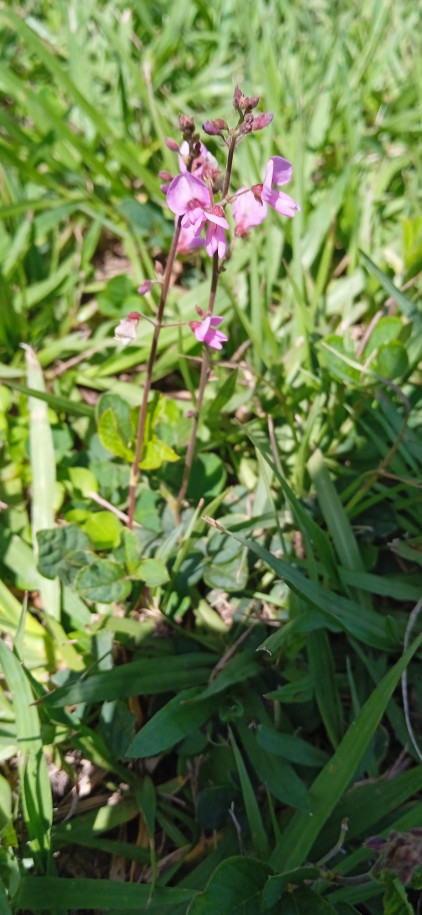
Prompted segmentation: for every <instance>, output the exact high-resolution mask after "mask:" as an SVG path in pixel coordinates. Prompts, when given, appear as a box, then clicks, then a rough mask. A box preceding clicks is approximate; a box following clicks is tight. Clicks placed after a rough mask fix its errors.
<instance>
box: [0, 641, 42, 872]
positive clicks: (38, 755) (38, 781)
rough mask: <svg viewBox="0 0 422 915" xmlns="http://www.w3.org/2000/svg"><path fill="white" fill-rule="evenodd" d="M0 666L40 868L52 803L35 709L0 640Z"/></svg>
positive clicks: (27, 818)
mask: <svg viewBox="0 0 422 915" xmlns="http://www.w3.org/2000/svg"><path fill="white" fill-rule="evenodd" d="M0 666H1V668H2V671H3V676H4V678H5V680H6V683H7V686H8V689H9V690H10V692H11V694H12V696H13V707H14V712H15V717H16V736H17V739H18V745H19V756H18V765H19V774H20V779H21V797H22V806H23V814H24V820H25V825H26V829H27V831H28V836H29V841H30V846H31V849H32V852H33V854H34V857H35V860H36V862H37V864H38V867H39V868H40V870H41V872H42V871H43V870H45V869H46V868H47V866H48V859H49V852H50V830H51V824H52V819H53V804H52V797H51V788H50V781H49V777H48V770H47V762H46V759H45V756H44V751H43V743H42V739H41V726H40V720H39V715H38V710H37V709H36V708H35V706H34V705H33V701H34V697H33V695H32V691H31V688H30V685H29V681H28V679H27V677H26V674H25V672H24V669H23V667H22V664H21V662H20V660H18V658H17V657H16V655H15V654H13V652H12V651H10V649H9V648H7V647H6V645H5V644H4V642H2V641H0Z"/></svg>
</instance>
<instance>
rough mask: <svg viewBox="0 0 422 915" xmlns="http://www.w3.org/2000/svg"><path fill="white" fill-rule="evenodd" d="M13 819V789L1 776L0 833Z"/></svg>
mask: <svg viewBox="0 0 422 915" xmlns="http://www.w3.org/2000/svg"><path fill="white" fill-rule="evenodd" d="M11 819H12V789H11V787H10V785H9V782H8V781H7V779H5V778H4V776H3V775H0V833H1V832H2V830H3V829H4V828H5V826H7V825H8V823H10V821H11Z"/></svg>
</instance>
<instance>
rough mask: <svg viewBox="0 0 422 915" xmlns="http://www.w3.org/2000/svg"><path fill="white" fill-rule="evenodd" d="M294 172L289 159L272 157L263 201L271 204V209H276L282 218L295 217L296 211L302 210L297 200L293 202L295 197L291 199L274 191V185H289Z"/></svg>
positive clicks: (267, 170)
mask: <svg viewBox="0 0 422 915" xmlns="http://www.w3.org/2000/svg"><path fill="white" fill-rule="evenodd" d="M292 171H293V169H292V166H291V165H290V162H288V161H287V159H283V157H282V156H272V157H271V159H270V161H269V163H268V165H267V168H266V171H265V178H264V183H263V185H262V191H261V196H262V199H263V200H264V201H265V203H269V205H270V207H274V209H275V210H276V211H277V213H281V215H282V216H294V215H295V212H296V210H300V206H299V204H298V203H297V202H296V200H293V197H289V195H288V194H284V193H283V191H275V190H273V184H275V185H276V186H277V187H281V186H282V185H283V184H288V182H289V181H290V180H291V177H292Z"/></svg>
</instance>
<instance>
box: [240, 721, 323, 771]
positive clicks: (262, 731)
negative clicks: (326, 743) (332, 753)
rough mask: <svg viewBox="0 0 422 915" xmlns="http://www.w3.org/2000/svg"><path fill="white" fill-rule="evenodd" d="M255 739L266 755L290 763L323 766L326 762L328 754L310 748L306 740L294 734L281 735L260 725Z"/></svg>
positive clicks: (312, 747)
mask: <svg viewBox="0 0 422 915" xmlns="http://www.w3.org/2000/svg"><path fill="white" fill-rule="evenodd" d="M256 739H257V741H258V744H259V746H260V747H262V749H263V750H266V751H267V753H273V754H274V755H275V756H282V757H283V759H288V760H289V761H290V762H294V763H298V764H299V765H302V766H316V767H318V768H319V767H320V766H323V765H324V763H326V762H327V761H328V753H326V752H325V750H320V749H319V748H318V747H314V746H312V744H311V743H308V741H307V740H302V738H301V737H297V736H296V734H281V733H280V732H279V731H275V730H273V729H272V728H269V727H266V726H265V725H261V726H260V727H259V728H258V730H257V732H256Z"/></svg>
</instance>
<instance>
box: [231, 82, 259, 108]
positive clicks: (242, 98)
mask: <svg viewBox="0 0 422 915" xmlns="http://www.w3.org/2000/svg"><path fill="white" fill-rule="evenodd" d="M258 102H259V95H254V96H252V97H251V98H247V97H246V95H243V92H242V91H241V89H239V86H236V88H235V90H234V93H233V108H235V109H236V111H250V110H251V109H252V108H256V106H257V104H258Z"/></svg>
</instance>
